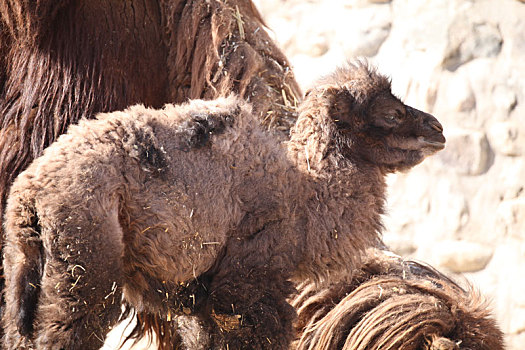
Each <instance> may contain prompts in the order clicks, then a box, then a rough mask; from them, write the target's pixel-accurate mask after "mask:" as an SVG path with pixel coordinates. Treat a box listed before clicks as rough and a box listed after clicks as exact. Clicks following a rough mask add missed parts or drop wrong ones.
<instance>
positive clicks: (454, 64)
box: [443, 14, 503, 71]
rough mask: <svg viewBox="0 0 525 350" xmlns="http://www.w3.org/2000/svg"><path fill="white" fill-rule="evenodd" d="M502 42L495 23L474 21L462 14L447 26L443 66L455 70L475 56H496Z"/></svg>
mask: <svg viewBox="0 0 525 350" xmlns="http://www.w3.org/2000/svg"><path fill="white" fill-rule="evenodd" d="M502 44H503V38H502V37H501V33H500V31H499V28H498V27H497V26H496V25H494V24H491V23H486V22H485V23H474V22H472V20H471V19H470V17H468V16H467V15H465V14H462V15H460V16H458V17H457V18H456V19H455V20H454V22H453V23H452V24H451V26H450V27H449V30H448V44H447V48H446V51H445V57H444V59H443V67H444V68H446V69H448V70H450V71H455V70H456V69H457V68H458V67H459V66H460V65H462V64H464V63H466V62H468V61H470V60H473V59H475V58H479V57H494V56H497V55H498V54H499V52H500V51H501V46H502Z"/></svg>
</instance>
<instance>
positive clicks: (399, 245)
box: [384, 235, 417, 256]
mask: <svg viewBox="0 0 525 350" xmlns="http://www.w3.org/2000/svg"><path fill="white" fill-rule="evenodd" d="M384 242H385V244H386V245H387V246H388V248H389V249H390V250H391V251H392V252H394V253H396V254H397V255H399V256H408V255H410V254H412V253H414V252H415V251H416V250H417V247H416V246H415V244H414V242H412V240H410V239H406V238H404V237H400V236H397V237H395V236H394V235H385V236H384Z"/></svg>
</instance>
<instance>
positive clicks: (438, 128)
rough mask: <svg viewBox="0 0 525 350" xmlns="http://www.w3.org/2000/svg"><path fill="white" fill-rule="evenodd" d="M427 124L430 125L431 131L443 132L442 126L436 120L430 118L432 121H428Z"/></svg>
mask: <svg viewBox="0 0 525 350" xmlns="http://www.w3.org/2000/svg"><path fill="white" fill-rule="evenodd" d="M428 124H429V125H430V127H431V128H432V129H434V130H436V131H439V132H443V126H442V125H441V123H440V122H438V121H437V119H436V118H434V117H432V119H430V120H429V121H428Z"/></svg>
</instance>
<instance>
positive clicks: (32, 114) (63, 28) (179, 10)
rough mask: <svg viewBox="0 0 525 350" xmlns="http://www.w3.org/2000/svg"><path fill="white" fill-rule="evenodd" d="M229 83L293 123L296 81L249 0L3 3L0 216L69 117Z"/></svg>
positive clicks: (271, 117)
mask: <svg viewBox="0 0 525 350" xmlns="http://www.w3.org/2000/svg"><path fill="white" fill-rule="evenodd" d="M231 92H236V93H239V94H240V95H241V96H243V97H244V98H245V99H246V100H248V101H250V102H251V103H252V104H253V105H254V110H255V113H256V114H257V115H258V116H259V118H260V120H262V121H264V122H265V124H267V125H270V126H276V127H277V128H279V129H283V130H288V129H289V127H290V125H291V124H292V123H293V122H294V120H295V118H294V108H293V107H294V104H295V103H296V99H297V96H301V93H300V91H299V88H298V85H297V84H296V82H295V80H294V78H293V76H292V73H291V70H290V69H289V64H288V62H287V60H286V58H285V56H284V55H283V54H282V53H281V51H280V50H279V49H278V48H277V47H276V45H275V44H274V43H273V42H272V40H271V39H270V38H269V36H268V35H267V33H266V31H265V30H264V24H263V21H262V19H261V17H260V15H259V13H258V12H257V10H256V9H255V7H254V5H253V4H252V2H251V1H249V0H228V1H219V0H211V1H210V0H196V1H186V0H166V1H159V0H145V1H138V0H132V1H122V2H112V1H101V0H75V1H73V0H60V1H49V0H35V1H29V0H5V1H1V2H0V174H2V176H0V213H3V211H4V210H3V209H4V205H5V200H6V196H7V193H8V189H9V186H10V185H11V183H12V181H13V180H14V178H15V177H16V176H17V175H18V174H19V173H20V172H21V171H22V170H24V169H25V168H26V167H27V165H28V164H29V163H30V162H31V161H32V160H33V159H34V158H36V157H38V156H39V155H41V154H42V151H43V149H44V148H45V147H47V146H48V145H49V144H51V143H52V142H53V141H54V140H55V139H56V138H57V137H58V136H59V135H60V134H62V133H63V132H65V130H66V129H67V126H68V125H69V124H71V123H76V122H77V121H78V120H79V119H81V118H91V117H92V116H94V115H95V114H96V113H98V112H107V111H114V110H122V109H124V108H126V107H127V106H129V105H132V104H136V103H142V104H144V105H146V106H151V107H155V108H160V107H161V106H162V105H164V104H165V103H180V102H184V101H186V100H187V99H195V98H206V99H213V98H216V97H219V96H226V95H228V94H230V93H231ZM2 218H3V215H0V231H1V229H2V228H1V227H2V224H1V221H2ZM1 236H2V235H1V232H0V243H1V242H2V240H3V239H2V237H1Z"/></svg>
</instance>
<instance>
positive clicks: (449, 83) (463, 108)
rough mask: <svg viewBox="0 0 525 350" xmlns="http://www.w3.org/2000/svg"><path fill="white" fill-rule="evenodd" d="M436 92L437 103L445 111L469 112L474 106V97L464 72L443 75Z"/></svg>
mask: <svg viewBox="0 0 525 350" xmlns="http://www.w3.org/2000/svg"><path fill="white" fill-rule="evenodd" d="M438 94H439V96H438V103H439V104H441V105H442V107H441V109H444V110H445V111H447V112H449V111H452V112H469V111H471V110H473V109H475V108H476V97H475V96H474V91H473V90H472V86H471V85H470V81H469V79H468V77H467V76H466V74H450V75H445V76H443V78H442V79H441V83H440V88H439V92H438Z"/></svg>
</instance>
